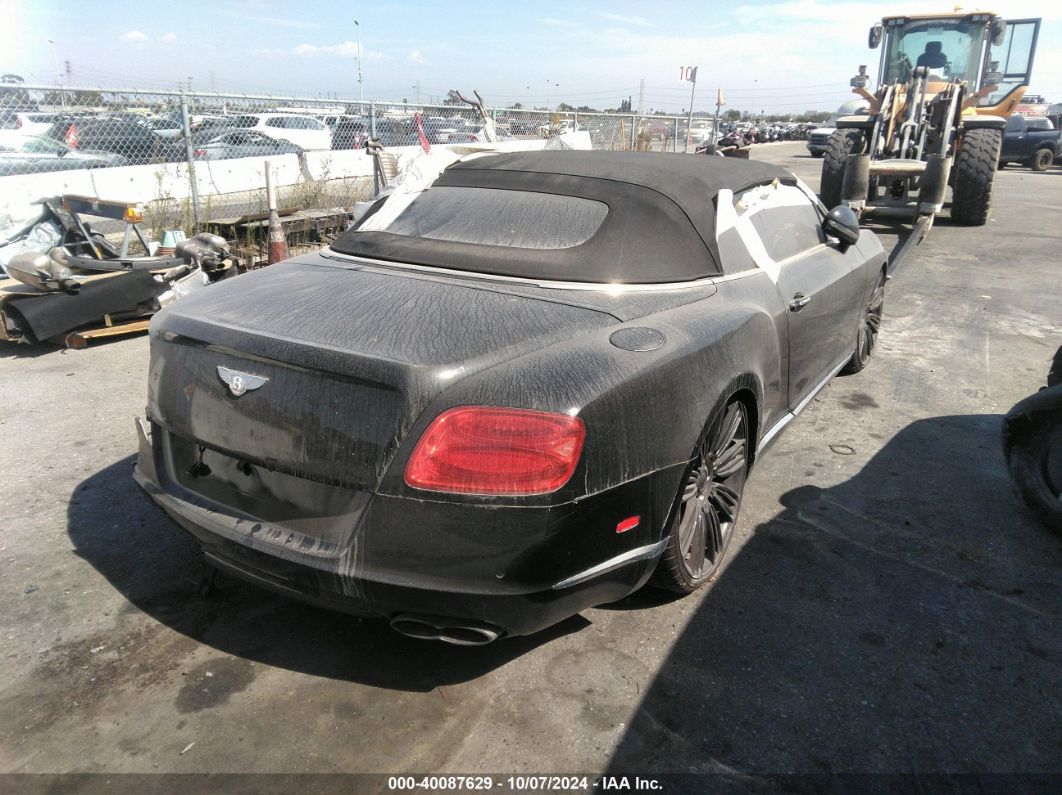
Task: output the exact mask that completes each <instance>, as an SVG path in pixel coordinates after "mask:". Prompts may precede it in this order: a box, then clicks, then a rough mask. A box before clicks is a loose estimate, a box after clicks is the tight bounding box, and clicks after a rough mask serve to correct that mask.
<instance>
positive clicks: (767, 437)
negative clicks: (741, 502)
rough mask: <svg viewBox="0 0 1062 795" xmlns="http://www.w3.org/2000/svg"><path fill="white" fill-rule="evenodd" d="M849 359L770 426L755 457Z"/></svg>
mask: <svg viewBox="0 0 1062 795" xmlns="http://www.w3.org/2000/svg"><path fill="white" fill-rule="evenodd" d="M851 358H852V356H851V354H849V355H848V356H845V357H844V358H843V359H842V360H841V362H840V364H837V365H835V366H834V367H833V368H832V369H831V370H830V373H829V375H827V376H826V377H825V378H824V379H822V380H821V381H820V382H819V383H818V384H816V385H815V388H814V389H813V390H811V392H810V393H808V396H807V397H806V398H804V399H803V400H801V401H800V403H798V404H797V407H796V408H795V409H793V410H792V411H789V412H786V414H785V415H784V416H783V417H782V418H781V419H780V420H778V422H776V423H775V424H774V425H772V426H771V427H770V429H769V430H768V431H767V433H765V434H764V435H763V438H762V439H760V443H759V444H758V445H756V455H759V454H760V453H762V452H763V451H764V450H766V449H767V447H768V446H769V445H770V444H771V443H772V442H773V441H774V440H775V437H777V436H778V434H779V433H781V432H782V429H783V428H785V426H786V425H788V424H789V423H791V422H792V421H793V420H795V419H796V418H797V417H798V416H800V414H801V413H802V412H803V411H804V409H806V408H807V407H808V404H809V403H811V401H812V400H814V399H815V396H816V395H818V394H819V392H821V391H822V390H823V389H825V388H826V385H827V384H828V383H830V381H832V380H833V377H834V376H835V375H837V373H839V372H841V368H843V367H844V366H845V365H846V364H848V360H849V359H851Z"/></svg>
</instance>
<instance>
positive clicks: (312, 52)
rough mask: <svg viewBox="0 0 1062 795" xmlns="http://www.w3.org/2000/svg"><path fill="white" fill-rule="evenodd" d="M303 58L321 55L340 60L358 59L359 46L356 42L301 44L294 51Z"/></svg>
mask: <svg viewBox="0 0 1062 795" xmlns="http://www.w3.org/2000/svg"><path fill="white" fill-rule="evenodd" d="M292 52H293V53H295V54H296V55H298V56H301V57H303V58H314V57H316V56H319V55H331V56H334V57H339V58H357V57H358V44H357V42H354V41H344V42H343V43H342V44H324V45H317V44H300V45H298V46H297V47H295V49H293V50H292Z"/></svg>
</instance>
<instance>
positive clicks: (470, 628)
mask: <svg viewBox="0 0 1062 795" xmlns="http://www.w3.org/2000/svg"><path fill="white" fill-rule="evenodd" d="M391 629H393V630H394V631H395V632H400V633H401V634H403V635H405V636H407V637H410V638H419V639H420V640H441V641H442V642H443V643H450V644H453V645H454V646H486V645H487V644H488V643H493V642H494V641H496V640H497V639H498V638H500V637H501V636H502V635H503V634H504V632H503V631H502V630H501V629H499V628H498V627H494V626H491V625H490V624H487V623H486V622H478V621H469V620H466V619H461V618H446V617H445V616H428V615H419V614H415V613H399V614H398V615H397V616H395V617H394V618H392V619H391Z"/></svg>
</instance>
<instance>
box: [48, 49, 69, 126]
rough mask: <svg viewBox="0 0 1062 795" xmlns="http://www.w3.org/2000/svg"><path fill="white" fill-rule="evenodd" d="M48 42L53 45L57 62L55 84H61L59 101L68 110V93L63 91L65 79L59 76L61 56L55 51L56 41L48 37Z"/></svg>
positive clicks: (53, 55)
mask: <svg viewBox="0 0 1062 795" xmlns="http://www.w3.org/2000/svg"><path fill="white" fill-rule="evenodd" d="M48 43H49V44H50V45H52V60H53V61H54V62H55V84H56V85H57V86H59V102H60V103H61V104H62V106H63V110H66V95H65V94H64V93H63V81H62V80H61V79H60V78H59V56H58V55H56V53H55V41H54V40H52V39H48Z"/></svg>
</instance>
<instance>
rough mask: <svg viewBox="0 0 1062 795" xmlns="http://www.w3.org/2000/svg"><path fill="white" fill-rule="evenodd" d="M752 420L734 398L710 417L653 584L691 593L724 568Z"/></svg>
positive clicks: (681, 490)
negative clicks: (720, 568) (750, 421)
mask: <svg viewBox="0 0 1062 795" xmlns="http://www.w3.org/2000/svg"><path fill="white" fill-rule="evenodd" d="M749 439H750V434H749V420H748V410H747V409H746V408H745V404H744V403H742V402H741V401H740V400H738V399H732V400H730V402H728V403H727V404H726V405H725V406H723V407H722V409H720V410H718V411H717V412H716V413H715V414H714V415H713V417H712V419H711V420H710V421H709V422H708V424H707V426H706V427H705V429H704V431H703V432H702V433H701V437H700V439H699V440H698V443H697V446H696V448H695V449H694V452H693V455H692V457H691V460H690V463H689V465H688V466H687V467H686V469H685V471H684V472H683V475H682V481H681V483H680V486H679V493H678V495H677V497H676V500H675V509H674V510H673V511H672V513H673V517H672V520H671V524H670V526H669V527H668V531H667V545H666V546H665V547H664V553H663V556H662V557H661V559H660V561H659V563H658V564H657V567H656V571H655V572H653V579H652V584H653V585H655V586H656V587H658V588H662V589H664V590H668V591H673V592H676V593H680V594H690V593H693V592H694V591H696V590H697V589H698V588H701V587H702V586H703V585H704V584H705V583H707V582H708V581H709V580H711V579H712V577H713V576H714V575H715V574H716V573H717V572H718V571H719V567H720V566H721V565H722V562H723V559H724V558H725V557H726V550H727V548H728V547H729V546H730V540H731V538H733V536H734V529H735V527H736V525H737V517H738V511H739V510H740V508H741V494H742V492H743V491H744V488H745V479H746V477H747V476H748V470H749V459H748V449H749Z"/></svg>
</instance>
